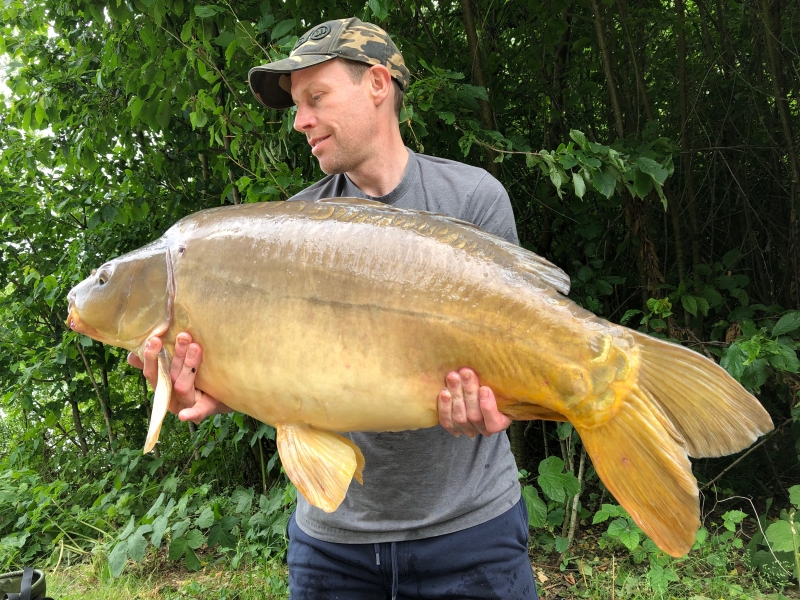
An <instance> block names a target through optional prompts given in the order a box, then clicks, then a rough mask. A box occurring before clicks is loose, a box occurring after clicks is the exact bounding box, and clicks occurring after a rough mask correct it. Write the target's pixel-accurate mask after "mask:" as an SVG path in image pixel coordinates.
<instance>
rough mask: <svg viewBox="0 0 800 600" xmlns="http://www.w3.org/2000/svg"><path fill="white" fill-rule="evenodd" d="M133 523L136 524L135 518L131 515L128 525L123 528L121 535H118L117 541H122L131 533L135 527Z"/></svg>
mask: <svg viewBox="0 0 800 600" xmlns="http://www.w3.org/2000/svg"><path fill="white" fill-rule="evenodd" d="M135 522H136V519H135V517H134V516H133V515H131V518H130V520H129V521H128V524H127V525H126V526H125V529H123V530H122V533H120V534H119V537H118V538H117V539H119V540H124V539H125V538H127V537H128V536H129V535H130V534H131V533H133V528H134V526H135Z"/></svg>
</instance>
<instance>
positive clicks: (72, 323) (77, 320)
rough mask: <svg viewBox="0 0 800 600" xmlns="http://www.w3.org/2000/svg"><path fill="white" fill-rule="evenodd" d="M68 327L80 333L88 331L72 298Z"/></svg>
mask: <svg viewBox="0 0 800 600" xmlns="http://www.w3.org/2000/svg"><path fill="white" fill-rule="evenodd" d="M67 327H69V328H70V329H72V331H77V332H78V333H84V332H85V331H86V328H85V327H83V322H82V321H81V317H80V315H79V314H78V309H77V308H75V304H74V303H73V302H72V301H71V300H70V303H69V314H68V315H67Z"/></svg>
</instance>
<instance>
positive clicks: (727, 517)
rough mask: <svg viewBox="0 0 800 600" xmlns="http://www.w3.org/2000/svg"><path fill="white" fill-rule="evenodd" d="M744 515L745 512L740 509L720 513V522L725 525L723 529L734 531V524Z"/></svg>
mask: <svg viewBox="0 0 800 600" xmlns="http://www.w3.org/2000/svg"><path fill="white" fill-rule="evenodd" d="M746 516H747V513H744V512H742V511H740V510H731V511H728V512H726V513H725V514H724V515H722V522H723V525H725V529H727V530H728V531H736V526H737V525H738V524H739V523H741V522H742V521H743V520H744V518H745V517H746Z"/></svg>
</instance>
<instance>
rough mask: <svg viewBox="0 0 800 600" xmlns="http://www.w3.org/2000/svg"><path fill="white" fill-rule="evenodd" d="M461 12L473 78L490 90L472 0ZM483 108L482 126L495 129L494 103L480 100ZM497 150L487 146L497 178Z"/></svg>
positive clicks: (489, 167) (489, 164)
mask: <svg viewBox="0 0 800 600" xmlns="http://www.w3.org/2000/svg"><path fill="white" fill-rule="evenodd" d="M461 12H462V14H463V16H464V30H465V31H466V34H467V44H468V45H469V54H470V60H471V61H472V80H473V81H474V82H475V85H478V86H480V87H482V88H484V89H485V90H486V92H487V93H488V92H489V86H488V84H487V78H486V71H485V70H484V68H483V60H482V59H481V52H480V45H479V44H478V33H477V30H476V29H475V18H474V16H473V12H472V0H461ZM478 106H480V109H481V127H483V128H484V129H489V130H495V129H497V127H495V123H494V113H493V111H492V105H491V104H490V103H489V102H488V101H487V100H478ZM496 157H497V152H495V151H494V150H492V149H491V148H486V170H487V171H489V173H491V174H492V175H493V176H494V177H495V178H498V179H499V177H500V165H499V164H498V163H496V162H495V160H494V159H495V158H496Z"/></svg>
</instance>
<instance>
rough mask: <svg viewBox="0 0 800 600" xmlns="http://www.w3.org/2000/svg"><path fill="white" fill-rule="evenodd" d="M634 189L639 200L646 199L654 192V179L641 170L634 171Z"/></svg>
mask: <svg viewBox="0 0 800 600" xmlns="http://www.w3.org/2000/svg"><path fill="white" fill-rule="evenodd" d="M633 189H634V191H635V192H636V195H637V196H638V197H639V198H645V197H646V196H647V194H649V193H650V192H652V191H653V178H652V177H650V175H648V174H647V173H643V172H642V171H640V170H639V169H634V170H633Z"/></svg>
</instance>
